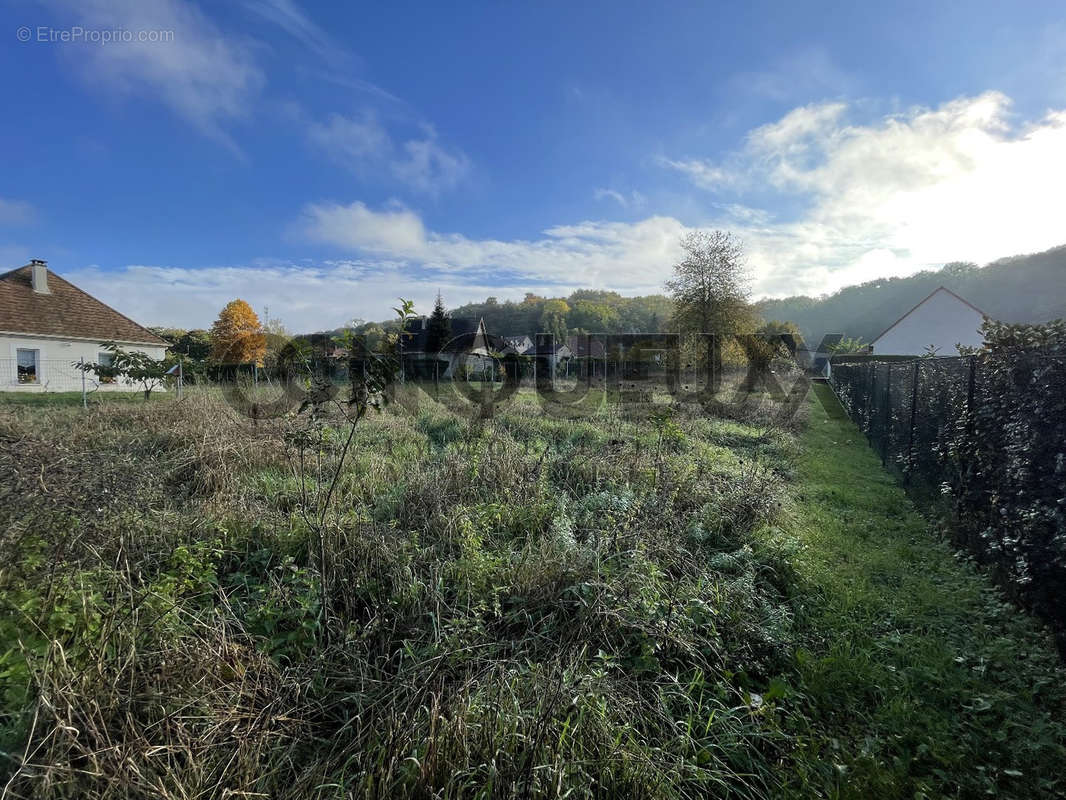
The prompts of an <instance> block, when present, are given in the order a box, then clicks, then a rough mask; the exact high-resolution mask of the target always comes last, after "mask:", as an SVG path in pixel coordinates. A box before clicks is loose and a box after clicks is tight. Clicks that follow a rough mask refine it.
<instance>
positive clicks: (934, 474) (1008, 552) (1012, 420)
mask: <svg viewBox="0 0 1066 800" xmlns="http://www.w3.org/2000/svg"><path fill="white" fill-rule="evenodd" d="M831 383H832V385H833V387H834V389H835V391H836V393H837V396H838V397H839V398H840V401H841V403H842V404H843V406H844V408H845V410H846V411H847V413H848V415H849V416H850V417H851V419H852V420H854V421H855V423H856V424H857V425H858V426H859V428H860V429H861V430H862V431H863V433H865V434H866V436H867V437H868V438H869V440H870V445H871V446H872V447H873V448H874V449H875V451H876V452H877V453H878V454H879V455H880V456H881V458H882V460H883V462H884V463H885V465H886V466H888V467H890V468H891V469H894V470H896V471H897V472H898V474H899V475H900V477H901V479H902V480H903V482H904V483H905V484H907V485H909V486H910V487H912V488H914V489H916V490H918V491H916V492H915V493H914V494H915V496H916V497H918V498H925V501H926V502H929V501H932V500H933V499H934V498H943V499H946V500H947V501H948V502H950V503H951V504H952V507H953V511H954V516H955V525H954V529H955V531H956V535H957V537H958V539H959V541H960V544H962V545H964V546H966V547H967V548H968V549H969V550H971V551H972V552H973V553H974V554H975V555H976V556H977V557H978V559H979V560H981V561H983V562H984V563H986V564H989V565H991V566H992V567H993V568H994V572H995V573H996V576H997V578H998V579H999V580H1000V581H1001V582H1002V583H1003V584H1004V586H1006V587H1007V588H1008V589H1009V591H1010V592H1011V593H1012V594H1013V595H1014V596H1015V597H1016V598H1018V599H1020V600H1022V601H1023V602H1024V603H1025V604H1027V605H1028V606H1030V607H1031V608H1032V609H1033V610H1034V611H1035V612H1037V613H1038V614H1040V615H1041V616H1042V617H1044V618H1045V619H1046V620H1047V621H1048V622H1050V623H1051V624H1052V627H1053V628H1054V629H1055V632H1056V636H1057V638H1058V642H1059V646H1060V649H1062V650H1063V651H1064V652H1066V357H1064V356H1062V355H1047V354H1034V353H1021V354H1019V353H1017V352H1014V353H1006V352H1005V353H983V354H981V355H978V356H966V357H959V358H927V359H917V360H914V361H889V362H885V361H864V362H858V361H857V362H853V363H840V364H837V363H834V364H833V366H832V379H831Z"/></svg>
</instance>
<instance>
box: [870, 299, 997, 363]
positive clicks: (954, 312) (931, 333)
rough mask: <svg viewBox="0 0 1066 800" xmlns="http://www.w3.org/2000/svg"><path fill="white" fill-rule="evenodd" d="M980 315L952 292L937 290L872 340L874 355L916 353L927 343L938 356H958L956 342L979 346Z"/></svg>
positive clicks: (922, 350) (921, 351)
mask: <svg viewBox="0 0 1066 800" xmlns="http://www.w3.org/2000/svg"><path fill="white" fill-rule="evenodd" d="M982 322H984V317H983V316H982V315H981V313H980V312H979V311H977V310H976V309H974V308H972V307H971V306H968V305H967V304H966V303H964V302H962V301H961V300H959V299H958V298H957V297H955V296H954V295H952V294H950V293H949V292H945V291H938V292H936V293H935V294H933V295H932V296H931V297H929V298H928V299H927V300H926V301H925V302H924V303H922V304H921V305H920V306H918V307H917V308H916V309H914V311H912V312H911V313H910V314H908V315H907V316H906V317H904V318H903V319H902V320H900V322H899V323H897V324H896V325H895V326H894V327H892V328H890V329H889V330H887V331H886V332H885V333H884V334H882V335H881V336H880V337H879V338H878V339H876V340H875V341H874V342H873V352H874V355H879V356H920V355H923V354H925V352H926V350H927V348H928V347H929V345H933V346H935V347H936V348H937V351H936V353H937V355H938V356H955V355H958V350H956V348H955V345H956V344H964V345H969V346H973V347H980V346H981V344H982V343H983V341H984V340H983V339H982V338H981V333H980V330H979V329H980V327H981V324H982Z"/></svg>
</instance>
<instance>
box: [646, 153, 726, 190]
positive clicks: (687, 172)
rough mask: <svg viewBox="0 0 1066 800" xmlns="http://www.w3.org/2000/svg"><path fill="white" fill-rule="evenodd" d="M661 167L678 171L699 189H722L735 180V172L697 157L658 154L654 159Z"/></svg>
mask: <svg viewBox="0 0 1066 800" xmlns="http://www.w3.org/2000/svg"><path fill="white" fill-rule="evenodd" d="M655 161H656V163H657V164H659V166H661V167H666V168H667V169H672V170H674V171H676V172H680V173H681V174H682V175H684V176H685V177H687V178H688V179H689V180H690V181H691V182H692V183H694V184H695V185H696V186H699V187H700V188H701V189H711V190H716V189H722V188H725V187H728V186H730V185H732V184H733V183H735V182H736V178H737V176H736V174H735V173H733V172H731V171H730V170H728V169H726V168H725V167H721V166H717V165H715V164H712V163H710V162H709V161H702V160H700V159H698V158H690V159H673V158H665V157H663V156H660V157H658V158H656V159H655Z"/></svg>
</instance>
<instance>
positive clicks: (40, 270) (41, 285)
mask: <svg viewBox="0 0 1066 800" xmlns="http://www.w3.org/2000/svg"><path fill="white" fill-rule="evenodd" d="M30 267H31V270H30V272H31V276H30V283H32V284H33V291H35V292H37V294H51V293H50V292H49V291H48V262H47V261H42V260H41V259H39V258H31V259H30Z"/></svg>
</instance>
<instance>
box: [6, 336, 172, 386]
mask: <svg viewBox="0 0 1066 800" xmlns="http://www.w3.org/2000/svg"><path fill="white" fill-rule="evenodd" d="M119 344H120V346H121V347H122V348H123V349H124V350H132V351H138V352H142V353H147V354H148V355H150V356H151V357H152V358H157V359H161V358H163V356H164V355H165V354H166V348H165V347H163V346H158V347H157V346H154V345H144V344H123V343H121V342H120V343H119ZM20 349H27V350H36V351H38V355H37V367H38V372H39V375H38V380H37V382H36V383H19V379H18V367H17V364H18V362H17V351H18V350H20ZM103 352H104V348H103V347H101V346H100V343H99V342H96V341H91V340H87V339H60V338H55V337H49V336H29V335H24V334H0V392H80V391H81V375H82V374H81V371H80V370H78V368H77V367H75V366H74V364H75V363H76V362H77V361H78V359H81V358H84V359H85V361H86V363H95V362H96V361H98V360H99V357H100V354H101V353H103ZM85 378H86V380H85V383H86V388H87V389H89V390H94V389H95V390H99V391H105V392H106V391H120V392H129V391H137V390H138V389H139V388H140V387H139V385H130V384H127V383H124V382H122V381H116V382H114V383H103V384H99V383H97V380H96V376H95V375H93V374H92V373H88V374H86V376H85ZM160 388H161V387H160Z"/></svg>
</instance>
